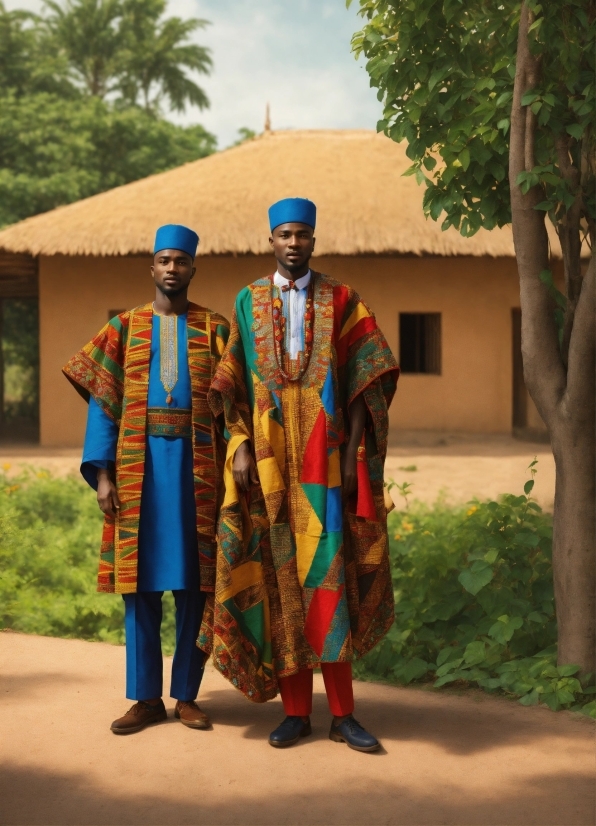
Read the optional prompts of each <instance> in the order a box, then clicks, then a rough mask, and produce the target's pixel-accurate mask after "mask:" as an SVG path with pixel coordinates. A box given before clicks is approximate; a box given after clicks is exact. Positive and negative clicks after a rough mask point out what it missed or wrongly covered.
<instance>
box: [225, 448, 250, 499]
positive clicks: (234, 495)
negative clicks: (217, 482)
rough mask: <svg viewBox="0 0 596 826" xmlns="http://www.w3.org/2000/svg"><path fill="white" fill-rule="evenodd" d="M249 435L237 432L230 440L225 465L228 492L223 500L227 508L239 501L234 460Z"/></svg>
mask: <svg viewBox="0 0 596 826" xmlns="http://www.w3.org/2000/svg"><path fill="white" fill-rule="evenodd" d="M247 439H248V436H245V435H244V434H240V433H239V434H237V435H236V436H232V438H231V439H230V441H229V442H228V449H227V452H226V464H225V467H224V482H225V486H226V493H225V497H224V501H223V505H222V507H224V508H227V507H228V506H230V505H233V504H234V503H235V502H237V501H238V491H237V490H236V482H234V477H233V475H232V462H233V461H234V454H235V453H236V451H237V450H238V448H239V447H240V445H241V444H242V442H246V441H247Z"/></svg>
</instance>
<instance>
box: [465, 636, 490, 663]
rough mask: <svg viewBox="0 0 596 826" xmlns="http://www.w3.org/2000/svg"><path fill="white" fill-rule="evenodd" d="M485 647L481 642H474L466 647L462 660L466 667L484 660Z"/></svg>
mask: <svg viewBox="0 0 596 826" xmlns="http://www.w3.org/2000/svg"><path fill="white" fill-rule="evenodd" d="M485 652H486V646H485V644H484V643H483V642H480V641H475V642H471V643H469V644H468V645H467V646H466V650H465V652H464V660H465V662H466V663H468V665H476V664H477V663H481V662H482V661H483V660H484V656H485Z"/></svg>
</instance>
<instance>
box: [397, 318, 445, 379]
mask: <svg viewBox="0 0 596 826" xmlns="http://www.w3.org/2000/svg"><path fill="white" fill-rule="evenodd" d="M399 361H400V367H401V371H402V373H427V374H431V375H435V376H440V375H441V313H400V314H399Z"/></svg>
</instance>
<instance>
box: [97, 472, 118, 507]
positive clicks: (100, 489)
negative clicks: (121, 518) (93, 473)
mask: <svg viewBox="0 0 596 826" xmlns="http://www.w3.org/2000/svg"><path fill="white" fill-rule="evenodd" d="M97 504H98V505H99V508H100V510H101V511H102V513H105V515H106V516H110V517H112V519H114V518H115V517H116V511H119V510H120V499H119V498H118V491H117V490H116V485H115V484H114V482H112V479H111V478H110V471H109V470H108V469H107V468H103V467H101V468H98V470H97Z"/></svg>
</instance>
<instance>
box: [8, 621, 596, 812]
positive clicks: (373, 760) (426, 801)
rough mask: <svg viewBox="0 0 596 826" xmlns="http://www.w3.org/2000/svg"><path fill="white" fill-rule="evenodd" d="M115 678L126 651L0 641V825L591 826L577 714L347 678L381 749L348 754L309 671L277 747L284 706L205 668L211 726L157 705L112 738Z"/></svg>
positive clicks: (118, 708)
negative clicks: (304, 695)
mask: <svg viewBox="0 0 596 826" xmlns="http://www.w3.org/2000/svg"><path fill="white" fill-rule="evenodd" d="M168 666H169V663H168V664H167V665H166V673H167V668H168ZM123 673H124V650H123V648H119V647H115V646H110V645H104V644H101V643H86V642H81V641H78V640H58V639H51V638H44V637H30V636H25V635H20V634H12V633H2V634H0V694H1V696H2V704H1V706H0V717H1V722H0V728H1V731H2V738H1V740H0V762H1V766H2V768H1V771H0V822H1V823H3V824H44V825H45V824H60V826H63V825H66V824H77V826H82V825H83V824H94V825H95V826H104V825H105V826H108V824H109V826H112V825H115V824H126V826H128V824H131V825H132V824H143V826H150V825H151V824H164V825H165V826H167V825H168V824H176V826H178V824H201V825H202V824H208V825H209V826H211V824H242V826H250V825H251V824H255V826H256V824H259V826H260V825H261V824H276V826H277V825H281V824H290V825H292V826H293V824H300V825H301V826H311V825H312V826H314V825H315V824H325V826H332V825H333V824H342V825H344V824H345V825H346V826H348V825H350V824H362V825H363V826H364V824H367V826H368V824H385V825H386V826H393V824H396V825H397V824H404V826H419V825H420V826H422V824H429V826H437V824H454V826H455V824H457V826H466V825H467V824H470V825H471V826H483V824H490V825H491V826H495V825H496V824H507V826H516V824H519V826H532V824H536V826H562V825H564V826H580V824H581V826H584V824H586V825H587V824H593V823H594V788H595V786H594V762H595V761H594V743H593V731H594V728H593V724H592V723H591V722H590V721H589V720H586V719H585V718H580V717H575V716H573V715H571V714H568V713H559V714H553V713H551V712H549V711H546V710H543V709H536V708H529V709H526V708H523V707H522V706H520V705H519V704H517V703H514V702H509V701H507V700H500V699H495V698H489V697H486V696H483V695H476V694H474V695H470V694H468V695H465V696H454V695H447V694H442V693H434V692H427V691H420V690H416V689H400V688H393V687H388V686H380V685H373V684H367V683H358V684H357V685H356V700H357V713H358V716H359V717H360V718H361V720H362V721H363V722H365V723H366V724H367V725H368V726H369V727H370V728H371V729H372V730H373V731H374V732H375V733H377V734H378V736H379V737H380V738H382V741H383V746H384V749H383V751H382V752H381V753H377V754H375V755H367V754H359V753H357V752H354V751H351V750H349V749H348V748H347V747H346V746H344V745H340V744H337V743H333V742H331V741H330V740H329V739H328V738H327V727H328V725H329V714H328V711H327V709H326V702H325V699H324V694H323V688H322V681H321V678H320V675H316V676H315V691H316V695H315V708H314V714H313V727H314V734H313V736H312V737H310V738H308V739H306V740H304V741H301V743H300V744H299V745H297V746H295V747H293V748H290V749H287V750H285V751H277V750H274V749H272V748H271V747H270V746H269V745H268V744H267V742H266V737H267V735H268V733H269V731H271V729H272V728H274V727H275V725H276V724H277V723H278V722H279V721H280V719H281V716H282V709H281V704H280V702H279V701H278V700H275V701H273V702H271V703H268V704H267V705H264V706H253V705H251V704H250V703H249V702H248V701H246V700H245V699H244V698H243V697H242V696H241V695H240V694H239V693H238V692H237V691H235V690H234V689H233V688H232V687H231V686H229V685H228V684H227V683H226V682H225V681H224V680H223V679H222V678H221V677H220V676H219V675H218V674H217V673H215V672H214V671H213V670H212V669H211V668H210V667H208V670H207V673H206V675H205V680H204V684H203V688H202V695H201V696H202V704H203V705H204V707H205V709H206V710H208V711H209V713H210V714H211V715H212V718H213V722H214V728H213V730H212V731H207V732H202V731H192V730H189V729H186V728H184V727H183V726H182V725H181V724H180V723H178V722H177V721H176V720H174V719H173V718H172V713H171V710H172V708H173V701H168V702H167V703H166V705H167V706H168V708H169V709H170V718H169V719H168V721H167V722H166V723H162V724H160V725H157V726H153V727H150V728H148V729H145V730H144V731H143V732H140V733H138V734H135V735H130V736H128V737H116V736H114V735H113V734H111V733H110V731H109V723H110V722H111V720H112V719H113V718H115V717H117V716H119V715H120V714H121V713H123V711H124V710H125V708H126V701H124V700H123V699H122V683H123Z"/></svg>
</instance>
